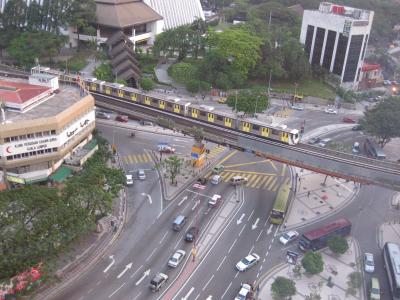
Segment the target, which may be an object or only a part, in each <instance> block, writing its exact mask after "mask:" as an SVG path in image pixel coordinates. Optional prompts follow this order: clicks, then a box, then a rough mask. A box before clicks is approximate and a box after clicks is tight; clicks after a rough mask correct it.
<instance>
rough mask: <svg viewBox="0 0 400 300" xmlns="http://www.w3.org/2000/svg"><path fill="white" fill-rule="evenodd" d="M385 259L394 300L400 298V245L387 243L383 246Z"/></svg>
mask: <svg viewBox="0 0 400 300" xmlns="http://www.w3.org/2000/svg"><path fill="white" fill-rule="evenodd" d="M383 260H384V263H385V268H386V273H387V275H388V278H389V285H390V291H391V292H392V298H393V299H394V300H399V299H400V246H399V245H398V244H395V243H390V242H389V243H386V244H385V245H384V246H383Z"/></svg>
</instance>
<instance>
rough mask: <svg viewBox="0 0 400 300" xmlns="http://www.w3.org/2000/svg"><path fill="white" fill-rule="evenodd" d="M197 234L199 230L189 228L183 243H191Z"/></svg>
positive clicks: (193, 227)
mask: <svg viewBox="0 0 400 300" xmlns="http://www.w3.org/2000/svg"><path fill="white" fill-rule="evenodd" d="M198 234H199V228H198V227H196V226H192V227H190V228H189V230H188V231H187V232H186V234H185V241H186V242H193V241H194V239H195V238H196V237H197V236H198Z"/></svg>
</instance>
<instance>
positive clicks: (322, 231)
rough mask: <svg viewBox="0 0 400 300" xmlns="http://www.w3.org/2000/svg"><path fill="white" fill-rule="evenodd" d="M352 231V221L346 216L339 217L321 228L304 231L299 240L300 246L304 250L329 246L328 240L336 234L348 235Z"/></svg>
mask: <svg viewBox="0 0 400 300" xmlns="http://www.w3.org/2000/svg"><path fill="white" fill-rule="evenodd" d="M350 231H351V223H350V221H349V220H347V219H345V218H341V219H338V220H336V221H333V222H331V223H329V224H326V225H324V226H322V227H321V228H318V229H314V230H311V231H309V232H306V233H303V234H302V236H301V238H300V240H299V248H300V249H301V250H303V251H308V250H313V251H316V250H318V249H321V248H324V247H326V246H327V243H328V240H329V239H330V238H331V237H333V236H335V235H340V236H343V237H345V236H347V235H349V234H350Z"/></svg>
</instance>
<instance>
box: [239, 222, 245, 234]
mask: <svg viewBox="0 0 400 300" xmlns="http://www.w3.org/2000/svg"><path fill="white" fill-rule="evenodd" d="M245 227H246V224H244V225H243V227H242V230H240V232H239V236H240V235H241V234H242V232H243V230H244V228H245Z"/></svg>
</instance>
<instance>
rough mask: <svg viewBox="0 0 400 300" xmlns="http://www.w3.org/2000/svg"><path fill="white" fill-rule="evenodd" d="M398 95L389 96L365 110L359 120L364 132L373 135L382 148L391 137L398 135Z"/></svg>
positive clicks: (399, 124) (399, 123)
mask: <svg viewBox="0 0 400 300" xmlns="http://www.w3.org/2000/svg"><path fill="white" fill-rule="evenodd" d="M399 111H400V97H389V98H387V99H384V100H383V101H381V102H379V103H378V105H376V106H375V107H374V108H372V109H369V110H366V111H365V113H364V117H363V118H362V119H361V120H360V124H361V127H362V128H363V131H364V132H365V133H368V134H370V135H372V136H374V137H375V138H376V139H377V140H378V143H379V145H380V146H381V147H382V148H383V147H384V146H385V145H386V144H387V143H388V142H390V140H391V139H392V138H395V137H400V118H399V116H398V112H399Z"/></svg>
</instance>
